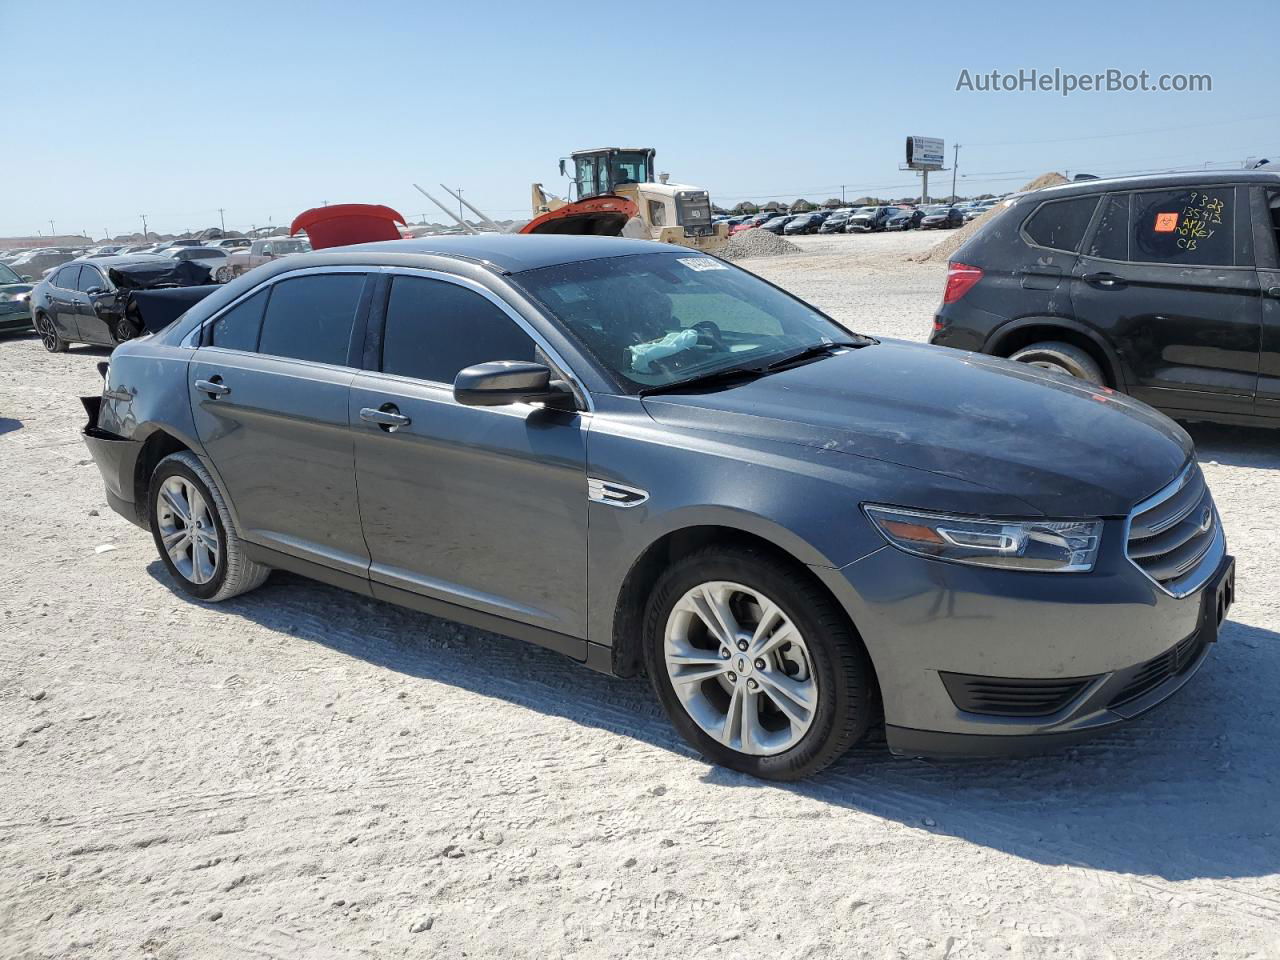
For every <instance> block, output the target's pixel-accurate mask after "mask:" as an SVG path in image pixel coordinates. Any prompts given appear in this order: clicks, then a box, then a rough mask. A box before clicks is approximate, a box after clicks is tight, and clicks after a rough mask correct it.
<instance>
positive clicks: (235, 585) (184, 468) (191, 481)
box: [149, 451, 271, 601]
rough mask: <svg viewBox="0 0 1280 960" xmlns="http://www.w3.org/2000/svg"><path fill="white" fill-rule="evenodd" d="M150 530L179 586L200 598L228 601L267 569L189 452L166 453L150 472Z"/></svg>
mask: <svg viewBox="0 0 1280 960" xmlns="http://www.w3.org/2000/svg"><path fill="white" fill-rule="evenodd" d="M149 511H150V512H149V519H150V521H151V533H152V536H153V537H154V538H155V542H156V549H157V550H158V551H159V552H160V559H161V561H162V562H163V563H164V565H165V567H166V568H167V569H168V571H169V574H170V576H172V577H173V578H174V580H175V581H176V582H177V584H178V586H180V587H181V588H182V589H183V590H184V591H185V592H186V593H189V594H190V595H191V596H193V597H196V598H197V599H200V600H211V601H218V600H226V599H228V598H230V597H234V596H236V595H237V594H241V593H244V592H246V591H248V590H252V589H253V588H254V587H257V586H259V585H260V584H261V583H262V582H263V581H264V580H266V579H267V575H268V574H269V573H270V572H271V569H270V568H269V567H265V566H263V565H262V564H260V563H256V562H254V561H253V560H250V559H249V558H248V557H247V556H245V554H244V544H243V542H242V541H241V539H240V536H239V534H238V533H237V532H236V528H235V522H234V521H233V520H232V517H231V512H230V510H228V509H227V504H226V501H225V500H224V499H223V497H222V493H221V492H220V491H219V490H218V487H217V485H216V484H215V483H214V481H213V478H212V477H211V476H210V475H209V471H208V470H206V469H205V467H204V464H202V463H201V462H200V459H199V458H198V457H197V456H196V455H195V454H194V453H190V452H188V451H183V452H181V453H174V454H170V455H169V456H167V457H165V458H164V459H163V460H161V461H160V464H159V465H158V466H157V467H156V469H155V473H153V474H152V475H151V491H150V497H149Z"/></svg>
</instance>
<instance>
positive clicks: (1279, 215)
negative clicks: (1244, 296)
mask: <svg viewBox="0 0 1280 960" xmlns="http://www.w3.org/2000/svg"><path fill="white" fill-rule="evenodd" d="M1252 199H1253V203H1252V209H1253V224H1254V226H1253V241H1254V250H1255V252H1256V255H1257V262H1258V284H1259V286H1260V287H1261V288H1262V351H1261V356H1260V357H1259V361H1258V399H1257V402H1256V404H1255V406H1254V410H1255V412H1256V413H1257V414H1258V415H1259V416H1263V417H1273V418H1280V187H1273V188H1266V189H1264V188H1262V187H1256V188H1254V190H1253V193H1252Z"/></svg>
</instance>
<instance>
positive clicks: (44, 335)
mask: <svg viewBox="0 0 1280 960" xmlns="http://www.w3.org/2000/svg"><path fill="white" fill-rule="evenodd" d="M32 326H34V327H35V328H36V333H38V334H40V342H41V343H43V344H44V348H45V349H46V350H48V351H49V352H50V353H66V352H67V341H65V340H63V339H62V335H61V334H59V333H58V328H57V327H55V326H54V325H53V321H52V320H50V319H49V317H48V316H47V315H46V314H43V313H37V314H36V315H35V316H34V317H33V318H32Z"/></svg>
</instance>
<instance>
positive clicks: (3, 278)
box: [0, 263, 22, 283]
mask: <svg viewBox="0 0 1280 960" xmlns="http://www.w3.org/2000/svg"><path fill="white" fill-rule="evenodd" d="M0 283H22V278H21V277H20V276H18V275H17V274H16V273H14V272H13V271H12V270H10V269H9V268H8V267H6V266H5V265H4V264H3V263H0Z"/></svg>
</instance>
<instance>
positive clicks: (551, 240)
mask: <svg viewBox="0 0 1280 960" xmlns="http://www.w3.org/2000/svg"><path fill="white" fill-rule="evenodd" d="M665 252H683V253H685V254H688V253H691V252H693V251H690V250H689V249H688V248H686V247H675V248H672V247H671V246H670V245H669V244H656V243H654V242H653V241H652V240H631V239H628V238H625V237H583V236H571V235H567V234H563V235H562V234H549V235H537V234H534V235H530V234H514V233H482V234H479V235H477V236H466V237H417V238H413V239H408V240H386V241H380V242H375V243H360V244H355V245H353V246H349V247H334V248H332V249H330V250H320V251H317V252H316V253H317V254H318V255H320V256H323V255H324V254H328V253H394V254H410V255H412V254H422V255H428V256H438V257H458V258H459V259H463V260H474V261H478V262H480V263H485V264H488V265H490V266H492V267H495V268H497V269H498V270H500V271H502V272H504V273H519V272H521V271H522V270H536V269H538V268H539V267H550V266H555V265H557V264H561V263H577V262H579V261H582V260H600V259H603V258H605V257H626V256H634V255H636V254H642V253H665Z"/></svg>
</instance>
